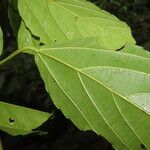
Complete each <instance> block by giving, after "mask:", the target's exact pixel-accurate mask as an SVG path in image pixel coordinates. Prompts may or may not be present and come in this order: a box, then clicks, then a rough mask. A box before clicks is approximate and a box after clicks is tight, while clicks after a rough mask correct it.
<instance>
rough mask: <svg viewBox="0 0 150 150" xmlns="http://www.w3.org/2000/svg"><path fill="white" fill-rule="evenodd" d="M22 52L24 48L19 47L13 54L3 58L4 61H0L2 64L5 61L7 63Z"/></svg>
mask: <svg viewBox="0 0 150 150" xmlns="http://www.w3.org/2000/svg"><path fill="white" fill-rule="evenodd" d="M21 52H22V50H20V49H18V50H16V51H14V52H13V53H12V54H10V55H9V56H8V57H6V58H5V59H3V60H2V61H0V66H1V65H2V64H4V63H6V62H7V61H9V60H10V59H12V58H14V57H15V56H17V55H18V54H20V53H21Z"/></svg>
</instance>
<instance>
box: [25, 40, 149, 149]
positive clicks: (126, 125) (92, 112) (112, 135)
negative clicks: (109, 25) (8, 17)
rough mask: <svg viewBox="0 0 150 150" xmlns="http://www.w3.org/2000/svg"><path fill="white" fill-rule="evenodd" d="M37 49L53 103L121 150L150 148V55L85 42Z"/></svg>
mask: <svg viewBox="0 0 150 150" xmlns="http://www.w3.org/2000/svg"><path fill="white" fill-rule="evenodd" d="M88 44H89V41H88V43H87V44H85V41H84V45H88ZM29 51H31V50H29ZM29 51H28V52H29ZM33 52H34V53H35V61H36V64H37V66H38V68H39V71H40V74H41V76H42V78H43V80H44V82H45V86H46V89H47V91H48V92H49V93H50V95H51V97H52V99H53V102H54V103H55V105H56V106H57V107H58V108H59V109H61V110H62V111H63V113H64V114H65V115H66V117H68V118H70V119H71V120H72V121H73V122H74V124H75V125H76V126H77V127H79V128H80V129H82V130H93V131H95V132H96V133H97V134H100V135H102V136H104V137H105V138H106V139H107V140H109V141H110V142H111V143H112V145H113V147H114V148H115V149H118V150H128V149H130V150H135V149H136V150H138V149H139V150H140V149H141V144H142V145H144V146H145V147H146V148H147V149H150V142H149V141H150V136H149V134H150V128H149V127H150V116H149V111H150V110H149V106H148V105H149V101H150V99H149V98H150V96H149V94H150V65H149V64H150V59H149V58H147V57H144V56H140V55H136V54H133V53H132V54H130V53H127V52H113V51H107V50H103V49H98V48H91V47H88V46H82V44H81V45H79V46H77V45H76V46H71V44H69V46H62V47H61V46H60V45H59V46H58V47H57V46H55V47H50V48H42V49H40V50H33ZM33 52H32V53H33ZM146 105H147V107H145V106H146Z"/></svg>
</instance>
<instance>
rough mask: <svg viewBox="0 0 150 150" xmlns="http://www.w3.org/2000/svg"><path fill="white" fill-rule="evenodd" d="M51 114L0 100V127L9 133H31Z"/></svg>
mask: <svg viewBox="0 0 150 150" xmlns="http://www.w3.org/2000/svg"><path fill="white" fill-rule="evenodd" d="M50 116H52V114H50V113H46V112H41V111H37V110H33V109H29V108H25V107H21V106H16V105H12V104H8V103H4V102H0V129H1V130H3V131H5V132H7V133H9V134H11V135H25V134H29V133H33V132H35V131H33V129H35V128H37V127H39V126H40V125H41V124H42V123H43V122H45V121H46V120H47V119H48V118H49V117H50Z"/></svg>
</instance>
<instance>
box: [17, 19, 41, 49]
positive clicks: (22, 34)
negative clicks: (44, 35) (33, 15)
mask: <svg viewBox="0 0 150 150" xmlns="http://www.w3.org/2000/svg"><path fill="white" fill-rule="evenodd" d="M39 44H40V42H39V41H38V40H37V39H35V38H34V37H33V36H32V34H31V32H30V31H29V30H28V29H27V28H26V26H25V24H24V22H23V21H22V22H21V25H20V28H19V32H18V47H19V48H22V47H26V46H34V47H39Z"/></svg>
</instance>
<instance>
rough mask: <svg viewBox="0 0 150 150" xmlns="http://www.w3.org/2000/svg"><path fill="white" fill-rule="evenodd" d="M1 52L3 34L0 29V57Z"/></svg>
mask: <svg viewBox="0 0 150 150" xmlns="http://www.w3.org/2000/svg"><path fill="white" fill-rule="evenodd" d="M2 51H3V33H2V29H1V27H0V55H1V54H2Z"/></svg>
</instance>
